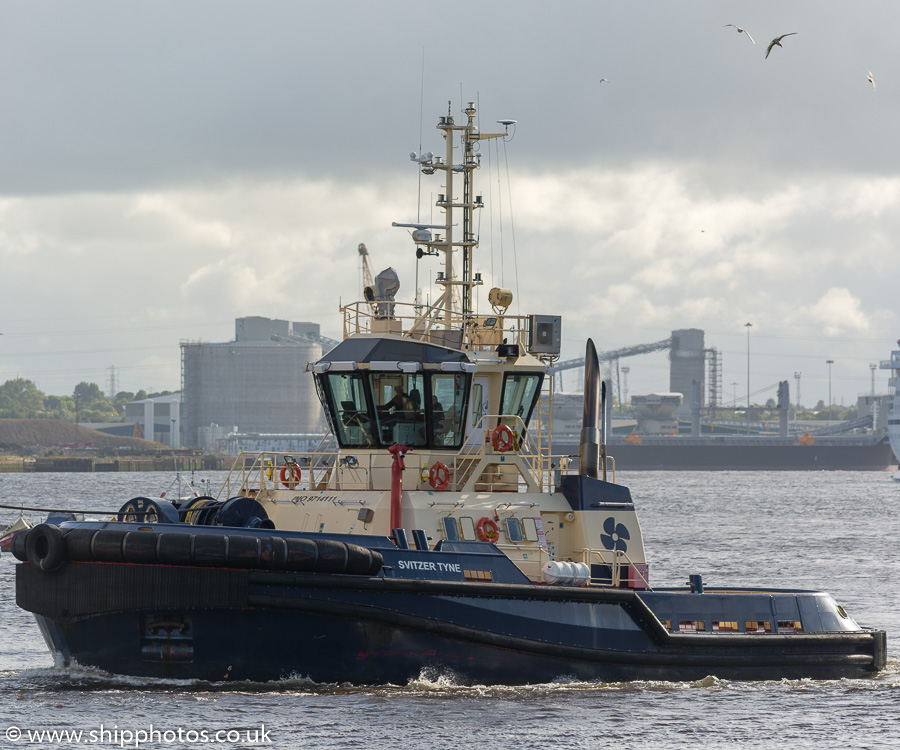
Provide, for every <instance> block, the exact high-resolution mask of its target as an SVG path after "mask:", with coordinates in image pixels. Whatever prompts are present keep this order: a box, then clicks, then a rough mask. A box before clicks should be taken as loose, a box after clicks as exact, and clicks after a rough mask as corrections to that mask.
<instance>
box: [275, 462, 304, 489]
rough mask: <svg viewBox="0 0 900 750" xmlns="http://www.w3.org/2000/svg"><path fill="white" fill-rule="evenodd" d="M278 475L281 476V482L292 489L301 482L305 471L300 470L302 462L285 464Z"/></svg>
mask: <svg viewBox="0 0 900 750" xmlns="http://www.w3.org/2000/svg"><path fill="white" fill-rule="evenodd" d="M278 475H279V476H280V477H281V483H282V484H283V485H284V486H285V487H287V488H288V489H289V490H292V489H294V487H296V486H297V485H298V484H300V479H301V477H302V476H303V472H302V471H301V470H300V464H284V465H283V466H282V467H281V471H280V472H279V473H278Z"/></svg>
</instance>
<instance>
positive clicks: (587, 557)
mask: <svg viewBox="0 0 900 750" xmlns="http://www.w3.org/2000/svg"><path fill="white" fill-rule="evenodd" d="M607 552H609V553H612V555H613V559H612V560H611V561H609V560H607V559H606V557H605V554H606V553H607ZM595 554H596V555H597V556H598V557H599V560H600V563H601V564H602V565H609V566H610V575H611V580H612V581H613V583H612V585H613V586H616V582H618V580H619V577H620V575H621V572H622V571H621V569H622V563H621V558H625V561H626V562H627V563H628V565H630V566H631V570H633V571H634V572H635V573H636V574H637V575H638V576H639V577H640V579H641V580H642V581H643V582H644V587H645V588H646V589H647V590H648V591H653V587H652V586H651V585H650V581H649V580H648V579H647V577H646V576H645V575H644V574H643V573H642V572H641V570H640V568H638V567H637V565H638V564H637V563H636V562H634V560H632V559H631V557H629V555H628V553H627V552H625V551H624V550H619V549H617V550H607V549H592V548H589V547H586V548H585V549H583V550H581V559H582V562H584V563H586V564H587V565H588V567H590V565H591V561H592V559H593V556H594V555H595Z"/></svg>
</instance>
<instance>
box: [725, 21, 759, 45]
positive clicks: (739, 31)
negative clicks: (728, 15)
mask: <svg viewBox="0 0 900 750" xmlns="http://www.w3.org/2000/svg"><path fill="white" fill-rule="evenodd" d="M727 26H734V24H733V23H726V24H725V26H723V27H722V28H725V27H727ZM734 28H736V29H737V33H738V34H746V35H747V38H748V39H749V40H750V41H751V42H753V37H752V36H750V32H749V31H747V30H746V29H742V28H741V27H740V26H734ZM753 43H754V44H756V42H753Z"/></svg>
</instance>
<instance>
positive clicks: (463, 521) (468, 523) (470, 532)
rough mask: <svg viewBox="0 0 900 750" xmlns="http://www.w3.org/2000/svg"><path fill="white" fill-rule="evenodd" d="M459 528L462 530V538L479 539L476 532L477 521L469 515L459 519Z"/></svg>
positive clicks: (468, 539)
mask: <svg viewBox="0 0 900 750" xmlns="http://www.w3.org/2000/svg"><path fill="white" fill-rule="evenodd" d="M459 528H460V530H461V531H462V538H463V539H465V540H466V541H467V542H474V541H476V540H477V539H478V536H477V535H476V534H475V521H473V520H472V519H471V518H470V517H469V516H463V517H462V518H460V519H459Z"/></svg>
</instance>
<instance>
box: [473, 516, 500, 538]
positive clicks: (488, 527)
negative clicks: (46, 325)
mask: <svg viewBox="0 0 900 750" xmlns="http://www.w3.org/2000/svg"><path fill="white" fill-rule="evenodd" d="M475 532H476V533H477V534H478V538H479V539H480V540H481V541H482V542H491V544H496V543H497V540H498V539H499V538H500V529H498V528H497V524H496V523H494V521H492V520H491V519H490V518H488V517H487V516H485V517H484V518H482V519H481V520H480V521H479V522H478V525H477V526H476V527H475Z"/></svg>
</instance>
